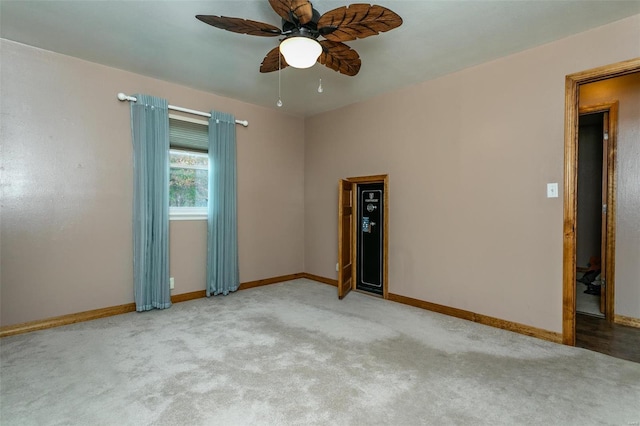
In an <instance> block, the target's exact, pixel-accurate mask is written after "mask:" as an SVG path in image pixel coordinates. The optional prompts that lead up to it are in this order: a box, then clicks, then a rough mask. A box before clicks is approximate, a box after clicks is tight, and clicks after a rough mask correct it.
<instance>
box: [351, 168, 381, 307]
mask: <svg viewBox="0 0 640 426" xmlns="http://www.w3.org/2000/svg"><path fill="white" fill-rule="evenodd" d="M345 180H346V181H348V182H352V183H353V184H354V185H355V187H354V190H353V197H354V200H353V205H354V207H355V210H356V211H355V212H354V213H355V214H356V216H355V217H356V218H358V217H359V216H358V214H359V213H360V212H358V203H357V201H358V200H357V197H358V185H365V184H369V183H382V184H384V198H383V204H384V206H383V209H384V210H383V211H384V213H383V214H384V220H383V230H384V234H383V235H382V269H383V271H382V272H383V273H382V298H383V299H388V298H389V255H388V251H389V250H388V249H389V175H373V176H357V177H350V178H346V179H345ZM358 226H359V223H358V220H357V219H356V220H354V221H353V228H354V229H353V237H352V240H351V244H352V246H351V253H353V256H354V258H353V264H354V265H355V264H356V262H355V256H356V253H357V251H356V250H357V245H358V243H357V237H358V234H357V232H358ZM355 269H356V271H355V273H354V274H353V279H354V287H353V290H356V291H357V288H356V285H357V284H356V283H357V280H358V271H357V269H358V268H355ZM367 294H370V293H367Z"/></svg>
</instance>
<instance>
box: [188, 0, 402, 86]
mask: <svg viewBox="0 0 640 426" xmlns="http://www.w3.org/2000/svg"><path fill="white" fill-rule="evenodd" d="M269 4H270V5H271V7H272V8H273V10H274V11H275V12H276V13H277V14H278V15H280V17H281V18H282V28H278V27H276V26H274V25H271V24H265V23H263V22H258V21H251V20H249V19H242V18H230V17H227V16H216V15H196V18H198V19H199V20H200V21H202V22H204V23H207V24H209V25H213V26H214V27H217V28H221V29H223V30H227V31H232V32H234V33H240V34H248V35H255V36H261V37H280V36H284V38H283V39H282V40H281V42H280V45H279V46H278V47H275V48H273V49H272V50H271V51H269V53H267V56H265V58H264V59H263V60H262V64H261V65H260V72H263V73H266V72H272V71H278V70H279V69H282V68H285V67H287V66H292V67H294V68H309V67H311V66H313V64H315V63H316V61H317V62H320V63H321V64H323V65H325V66H327V67H328V68H331V69H332V70H334V71H338V72H340V73H342V74H345V75H349V76H354V75H356V74H358V71H360V65H361V62H360V55H358V52H356V51H355V50H353V49H352V48H350V47H349V46H347V45H346V44H344V43H342V42H343V41H350V40H355V39H359V38H365V37H369V36H372V35H377V34H379V33H380V32H385V31H389V30H392V29H394V28H397V27H399V26H400V25H402V18H401V17H400V16H398V15H397V14H396V13H395V12H393V11H391V10H390V9H387V8H386V7H382V6H377V5H370V4H352V5H349V6H343V7H339V8H337V9H333V10H330V11H329V12H326V13H325V14H324V15H322V16H320V13H318V11H317V10H316V9H314V8H313V5H312V4H311V2H310V1H308V0H269ZM320 37H323V38H324V40H320V41H318V38H320Z"/></svg>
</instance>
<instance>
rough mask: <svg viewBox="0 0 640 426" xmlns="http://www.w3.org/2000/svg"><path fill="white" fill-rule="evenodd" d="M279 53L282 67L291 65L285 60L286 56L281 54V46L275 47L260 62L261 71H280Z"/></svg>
mask: <svg viewBox="0 0 640 426" xmlns="http://www.w3.org/2000/svg"><path fill="white" fill-rule="evenodd" d="M278 55H279V56H280V64H279V65H280V69H282V70H283V69H285V68H286V67H288V66H289V65H288V64H287V61H285V60H284V56H282V55H281V54H280V46H277V47H274V48H273V49H271V50H270V51H269V53H267V56H265V57H264V59H263V60H262V63H261V64H260V72H272V71H278Z"/></svg>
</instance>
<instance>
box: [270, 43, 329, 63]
mask: <svg viewBox="0 0 640 426" xmlns="http://www.w3.org/2000/svg"><path fill="white" fill-rule="evenodd" d="M280 53H282V56H284V59H285V61H287V64H289V66H291V67H294V68H310V67H312V66H313V64H315V63H316V61H317V60H318V57H319V56H320V54H321V53H322V46H320V43H318V42H317V41H316V40H314V39H312V38H309V37H289V38H287V39H284V40H283V41H282V43H280Z"/></svg>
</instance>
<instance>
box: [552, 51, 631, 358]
mask: <svg viewBox="0 0 640 426" xmlns="http://www.w3.org/2000/svg"><path fill="white" fill-rule="evenodd" d="M639 71H640V59H638V58H637V59H632V60H628V61H624V62H619V63H616V64H612V65H607V66H603V67H599V68H595V69H592V70H588V71H583V72H579V73H575V74H571V75H568V76H567V77H566V80H565V83H566V84H565V86H566V87H565V144H564V153H565V155H564V159H565V164H564V228H563V319H562V341H563V343H565V344H567V345H571V346H575V344H576V278H577V277H576V266H577V264H576V254H577V245H576V243H577V240H576V229H577V226H576V225H577V220H578V217H577V197H578V193H577V192H578V191H577V186H578V176H577V174H578V173H577V171H578V163H577V161H578V130H579V128H578V123H579V114H580V112H581V111H579V107H578V98H579V89H580V86H581V85H583V84H586V83H592V82H596V81H601V80H608V79H612V78H615V77H620V76H623V75H627V74H632V73H636V72H639ZM591 112H595V111H591ZM613 114H614V111H613V109H610V111H609V120H610V121H611V116H612V115H613ZM609 130H610V134H609V139H610V140H611V138H612V136H611V132H613V131H615V128H611V129H609ZM611 151H612V155H613V158H611V157H610V158H608V164H609V165H612V164H615V163H616V161H615V146H614V147H613V148H612V149H611ZM615 185H616V182H615V179H612V180H611V181H609V182H607V186H608V188H609V192H610V193H611V194H615ZM606 213H607V215H608V218H613V217H615V203H614V204H609V203H607V206H606ZM606 223H607V228H608V229H609V228H611V227H613V226H614V225H615V224H614V223H613V221H612V220H606ZM611 230H613V229H611ZM608 236H609V237H608V238H607V240H606V252H605V259H604V260H603V265H604V267H605V268H608V270H606V271H605V275H606V278H605V286H604V289H605V306H604V308H605V312H604V314H605V316H606V317H607V320H608V321H612V320H613V306H614V300H613V295H614V293H613V284H614V272H615V269H614V268H613V264H610V263H609V261H608V260H607V258H608V257H611V259H613V258H614V250H615V240H613V239H612V238H610V236H611V234H608ZM607 280H608V282H606V281H607Z"/></svg>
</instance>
